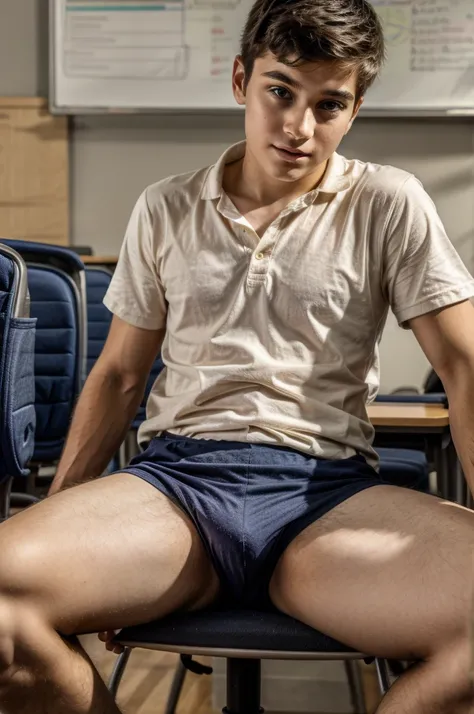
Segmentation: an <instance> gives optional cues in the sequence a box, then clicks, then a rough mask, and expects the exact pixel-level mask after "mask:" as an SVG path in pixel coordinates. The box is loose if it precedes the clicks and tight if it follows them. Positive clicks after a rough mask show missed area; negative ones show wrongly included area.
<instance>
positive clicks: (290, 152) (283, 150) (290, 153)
mask: <svg viewBox="0 0 474 714" xmlns="http://www.w3.org/2000/svg"><path fill="white" fill-rule="evenodd" d="M273 148H274V149H276V150H277V151H278V152H279V153H280V155H283V156H285V155H286V156H287V157H288V158H292V159H298V158H307V157H309V156H311V154H307V153H306V152H304V151H300V150H299V149H292V148H291V147H289V146H281V145H280V146H279V145H277V144H275V145H274V147H273Z"/></svg>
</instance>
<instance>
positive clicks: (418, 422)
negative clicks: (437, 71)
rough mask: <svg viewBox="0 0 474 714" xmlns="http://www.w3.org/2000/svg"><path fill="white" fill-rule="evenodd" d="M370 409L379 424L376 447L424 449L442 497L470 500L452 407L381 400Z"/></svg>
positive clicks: (377, 425)
mask: <svg viewBox="0 0 474 714" xmlns="http://www.w3.org/2000/svg"><path fill="white" fill-rule="evenodd" d="M367 411H368V415H369V418H370V421H371V422H372V424H373V426H374V427H375V441H374V445H375V446H387V447H395V446H396V445H404V446H406V447H407V448H409V447H410V446H411V447H418V448H422V449H424V450H425V451H426V452H427V454H428V458H429V459H430V461H432V462H433V463H434V465H435V468H436V472H437V474H438V489H439V492H440V494H441V496H442V497H443V498H446V499H448V500H450V501H455V502H456V503H460V504H461V505H463V506H465V505H466V504H467V503H469V489H468V486H467V483H466V479H465V477H464V474H463V472H462V469H461V465H460V463H459V460H458V457H457V454H456V449H455V447H454V443H453V440H452V439H451V431H450V428H449V411H448V409H445V408H444V407H441V406H436V405H415V404H393V403H391V404H384V403H383V402H377V403H376V404H371V405H370V406H369V407H368V409H367Z"/></svg>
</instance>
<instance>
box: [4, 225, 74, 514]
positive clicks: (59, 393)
mask: <svg viewBox="0 0 474 714" xmlns="http://www.w3.org/2000/svg"><path fill="white" fill-rule="evenodd" d="M0 247H3V248H5V247H7V248H8V247H9V248H10V249H13V250H15V251H16V252H17V253H18V254H19V255H20V256H21V257H22V259H23V261H24V263H26V267H27V279H28V286H29V292H30V300H31V306H30V310H31V316H32V318H35V319H36V344H35V353H34V374H35V399H34V405H35V410H36V435H35V443H34V451H33V454H31V458H30V460H29V469H30V475H29V477H28V480H27V484H26V487H25V486H24V480H20V479H18V478H17V479H16V480H15V481H14V489H15V490H16V491H17V492H21V491H22V490H26V492H27V494H28V495H29V496H30V497H31V498H30V500H31V501H33V500H35V498H34V494H35V493H36V484H37V480H38V479H37V477H38V473H39V469H40V468H44V467H49V469H50V470H53V472H54V468H55V466H56V464H57V462H58V461H59V458H60V456H61V453H62V450H63V447H64V443H65V441H66V436H67V433H68V429H69V425H70V422H71V418H72V413H73V409H74V407H75V404H76V401H77V398H78V396H79V393H80V391H81V389H82V386H83V383H84V380H85V375H86V347H87V321H86V319H85V314H86V291H85V272H84V265H83V263H82V261H81V260H80V258H79V257H78V256H77V255H76V254H75V253H74V252H73V251H72V250H69V249H68V248H63V247H60V246H55V245H49V244H43V243H33V242H30V241H20V240H5V239H1V240H0ZM15 498H19V495H18V496H15ZM24 499H27V496H26V494H25V496H24Z"/></svg>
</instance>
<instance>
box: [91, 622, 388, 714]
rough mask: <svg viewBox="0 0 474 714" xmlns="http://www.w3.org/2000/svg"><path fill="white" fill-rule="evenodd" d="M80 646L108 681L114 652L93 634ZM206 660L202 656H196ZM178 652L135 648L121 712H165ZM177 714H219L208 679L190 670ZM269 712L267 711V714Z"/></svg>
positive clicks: (370, 675)
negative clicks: (212, 704) (107, 648)
mask: <svg viewBox="0 0 474 714" xmlns="http://www.w3.org/2000/svg"><path fill="white" fill-rule="evenodd" d="M80 639H81V642H82V645H83V646H84V648H85V650H86V651H87V653H88V654H89V655H90V657H91V658H92V660H93V662H94V664H95V665H96V667H97V669H98V670H99V672H100V674H101V675H102V677H103V678H104V679H105V680H106V681H107V679H108V677H109V675H110V673H111V671H112V669H113V666H114V663H115V661H116V659H117V655H115V654H112V653H110V652H108V651H107V650H106V649H105V646H104V644H103V643H102V642H100V641H99V640H98V638H97V637H96V636H95V635H87V636H84V637H81V638H80ZM196 659H198V660H200V661H201V662H206V659H205V658H196ZM176 662H177V655H172V654H168V653H160V652H151V651H147V650H139V649H137V650H135V651H134V652H133V653H132V655H131V657H130V660H129V663H128V666H127V669H126V670H125V674H124V677H123V680H122V684H121V685H120V690H119V697H118V703H119V706H120V707H121V709H122V710H123V714H164V711H165V704H166V700H167V696H168V692H169V688H170V685H171V681H172V679H173V674H174V668H175V666H176ZM207 662H208V661H207ZM360 666H361V668H362V675H363V681H364V691H365V697H366V705H367V712H368V714H373V712H374V711H375V709H376V707H377V703H378V702H379V700H380V697H379V694H378V686H377V678H376V674H375V669H374V667H373V665H371V666H367V665H365V664H364V663H361V665H360ZM176 714H218V712H215V711H213V710H212V708H211V678H210V677H207V676H197V675H194V674H191V673H189V674H188V676H187V677H186V679H185V684H184V688H183V692H182V695H181V697H180V700H179V705H178V709H177V712H176ZM267 714H270V713H267Z"/></svg>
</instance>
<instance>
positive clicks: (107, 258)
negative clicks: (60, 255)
mask: <svg viewBox="0 0 474 714" xmlns="http://www.w3.org/2000/svg"><path fill="white" fill-rule="evenodd" d="M79 257H80V259H81V260H82V262H83V263H84V265H116V264H117V260H118V257H117V256H116V255H80V256H79Z"/></svg>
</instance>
